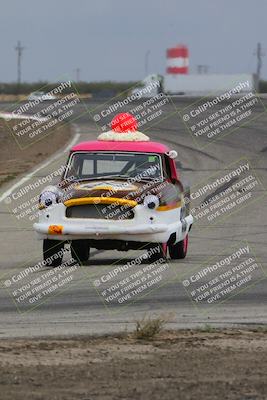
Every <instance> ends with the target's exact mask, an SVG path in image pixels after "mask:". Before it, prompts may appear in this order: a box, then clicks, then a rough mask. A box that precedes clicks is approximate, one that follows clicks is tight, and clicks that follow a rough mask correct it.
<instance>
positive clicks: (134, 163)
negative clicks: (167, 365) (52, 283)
mask: <svg viewBox="0 0 267 400" xmlns="http://www.w3.org/2000/svg"><path fill="white" fill-rule="evenodd" d="M120 115H121V114H120ZM123 115H124V116H125V115H126V114H123ZM127 115H128V116H129V114H127ZM128 118H130V117H128ZM113 122H114V121H113ZM115 122H116V121H115ZM112 127H113V130H112V131H109V132H105V133H102V134H101V135H100V136H99V137H98V140H95V141H89V142H83V143H79V144H77V145H75V146H74V147H72V149H71V151H70V155H69V158H68V161H67V165H66V168H65V171H64V173H63V176H62V179H61V182H59V184H58V185H57V186H49V187H47V188H46V189H45V190H44V191H43V192H42V193H41V195H40V198H39V208H40V216H39V221H38V223H35V224H34V229H35V231H36V232H37V236H38V238H39V239H42V240H43V251H44V259H45V260H48V261H49V264H50V265H52V266H58V265H59V264H60V263H61V262H62V254H63V252H62V251H61V250H62V249H63V248H64V245H65V244H66V243H69V244H70V248H71V254H72V257H73V258H75V259H76V260H78V261H79V262H80V263H82V262H86V261H87V260H88V259H89V254H90V248H96V249H117V250H130V249H141V248H142V249H143V248H146V249H158V250H157V251H156V250H155V251H154V252H153V251H150V254H152V256H151V258H153V260H155V259H159V258H164V259H165V258H166V257H167V254H168V251H169V255H170V257H171V258H172V259H179V258H184V257H185V256H186V253H187V247H188V233H189V231H190V229H191V227H192V224H193V217H192V215H191V214H190V193H189V189H188V188H185V187H184V185H183V184H182V182H181V181H180V179H179V175H178V172H177V170H176V164H175V160H174V159H175V157H176V156H177V153H176V152H175V151H173V150H170V149H169V148H168V147H167V146H165V145H164V144H161V143H158V142H153V141H150V140H149V138H148V137H147V136H146V135H144V134H143V133H141V132H138V131H136V129H134V128H136V126H135V125H134V126H131V129H130V130H129V129H128V128H127V129H128V130H127V131H124V130H123V128H122V127H121V126H119V127H118V126H116V124H115V123H113V125H112ZM147 253H149V252H147ZM55 254H57V255H58V254H59V256H58V257H53V256H54V255H55Z"/></svg>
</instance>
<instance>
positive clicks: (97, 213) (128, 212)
mask: <svg viewBox="0 0 267 400" xmlns="http://www.w3.org/2000/svg"><path fill="white" fill-rule="evenodd" d="M66 217H67V218H94V219H107V220H109V219H111V220H125V219H133V218H134V212H133V210H132V207H130V206H129V205H118V204H116V203H113V204H83V205H78V206H70V207H68V208H67V209H66Z"/></svg>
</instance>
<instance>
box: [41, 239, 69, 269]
mask: <svg viewBox="0 0 267 400" xmlns="http://www.w3.org/2000/svg"><path fill="white" fill-rule="evenodd" d="M63 249H64V242H59V241H57V240H51V239H44V241H43V258H44V261H45V263H46V266H48V267H53V268H55V267H58V266H59V265H61V263H62V259H63V254H60V253H61V250H63ZM51 259H52V260H51Z"/></svg>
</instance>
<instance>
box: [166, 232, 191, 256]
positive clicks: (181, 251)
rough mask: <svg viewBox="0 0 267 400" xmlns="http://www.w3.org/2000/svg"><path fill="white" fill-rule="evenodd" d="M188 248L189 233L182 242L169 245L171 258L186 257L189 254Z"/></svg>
mask: <svg viewBox="0 0 267 400" xmlns="http://www.w3.org/2000/svg"><path fill="white" fill-rule="evenodd" d="M187 248H188V234H187V235H186V237H185V238H184V239H183V240H181V241H180V242H178V243H175V244H170V245H169V253H170V257H171V259H173V260H178V259H181V258H185V257H186V254H187Z"/></svg>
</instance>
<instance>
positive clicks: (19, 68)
mask: <svg viewBox="0 0 267 400" xmlns="http://www.w3.org/2000/svg"><path fill="white" fill-rule="evenodd" d="M15 50H16V52H17V53H18V58H17V73H18V77H17V83H18V92H19V88H20V84H21V57H22V52H23V50H24V47H22V46H21V43H20V40H18V44H17V46H16V47H15Z"/></svg>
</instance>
